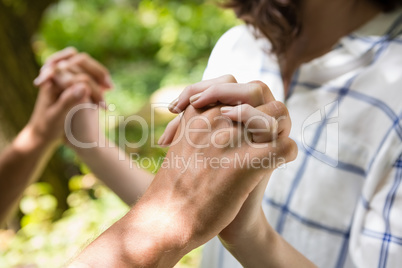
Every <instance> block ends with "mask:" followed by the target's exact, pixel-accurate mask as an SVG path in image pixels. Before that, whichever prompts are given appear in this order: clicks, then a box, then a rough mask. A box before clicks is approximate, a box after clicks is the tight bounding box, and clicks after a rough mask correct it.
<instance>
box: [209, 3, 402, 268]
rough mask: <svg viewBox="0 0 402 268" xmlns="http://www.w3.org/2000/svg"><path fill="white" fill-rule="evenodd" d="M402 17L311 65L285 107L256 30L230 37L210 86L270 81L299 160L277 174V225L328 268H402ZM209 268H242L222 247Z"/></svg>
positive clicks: (218, 50) (215, 55) (212, 252)
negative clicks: (218, 81)
mask: <svg viewBox="0 0 402 268" xmlns="http://www.w3.org/2000/svg"><path fill="white" fill-rule="evenodd" d="M401 30H402V10H398V11H396V12H393V13H389V14H381V15H378V16H377V17H376V18H374V19H373V20H372V21H370V22H369V23H367V24H366V25H364V26H363V27H361V28H360V29H359V30H358V31H356V32H354V33H353V34H350V35H348V36H346V37H344V38H342V39H341V40H339V43H338V44H337V45H336V46H335V47H334V49H333V50H332V51H331V52H329V53H327V54H326V55H324V56H322V57H319V58H317V59H314V60H312V61H311V62H308V63H306V64H303V65H302V66H301V67H300V68H299V70H298V71H297V72H296V74H295V75H294V78H293V82H292V86H291V89H290V93H289V95H288V96H287V97H286V98H285V96H284V90H283V85H282V80H281V77H280V72H279V67H278V64H277V61H276V59H275V57H274V56H270V55H269V54H268V53H266V51H267V50H268V49H269V43H268V41H266V40H263V39H259V40H256V39H255V38H254V35H253V33H252V30H251V28H249V27H247V26H244V25H243V26H238V27H235V28H233V29H231V30H229V31H228V32H227V33H226V34H225V35H223V36H222V37H221V39H220V40H219V42H218V43H217V45H216V47H215V48H214V50H213V52H212V55H211V58H210V61H209V64H208V67H207V69H206V71H205V75H204V79H210V78H215V77H218V76H221V75H224V74H233V75H234V76H235V77H236V79H237V80H238V82H249V81H251V80H261V81H263V82H265V83H266V84H267V85H268V86H269V87H270V89H271V90H272V92H273V94H274V96H275V97H276V99H277V100H280V101H283V102H285V103H286V105H287V107H288V109H289V112H290V116H291V118H292V123H293V126H292V131H291V134H290V136H291V138H293V139H294V140H295V141H296V142H297V144H298V147H299V155H298V157H297V159H296V160H295V161H294V162H292V163H289V164H287V165H286V167H283V168H281V169H278V170H276V171H275V172H274V174H273V175H272V177H271V180H270V182H269V185H268V187H267V189H266V194H265V197H264V201H263V209H264V212H265V214H266V217H267V219H268V221H269V223H270V224H271V225H272V226H273V227H274V228H275V229H276V230H277V231H278V232H279V233H280V234H281V235H282V236H283V237H284V239H286V240H287V241H288V242H289V243H290V244H292V245H293V246H294V247H295V248H296V249H297V250H298V251H300V252H301V253H302V254H303V255H304V256H306V257H307V258H309V259H310V260H311V261H313V262H314V263H315V264H316V265H318V266H319V267H402V185H401V181H402V121H401V119H402V35H401ZM202 267H205V268H214V267H220V268H236V267H241V265H240V264H239V263H238V262H237V261H236V260H235V259H234V258H233V257H232V256H231V254H230V253H229V252H227V251H226V250H225V249H224V248H223V246H222V245H221V244H220V242H219V240H218V239H216V238H214V239H213V240H212V241H210V242H209V243H208V244H207V245H206V246H205V249H204V256H203V260H202Z"/></svg>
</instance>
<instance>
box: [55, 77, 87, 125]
mask: <svg viewBox="0 0 402 268" xmlns="http://www.w3.org/2000/svg"><path fill="white" fill-rule="evenodd" d="M88 90H89V88H88V86H87V85H86V84H84V83H78V84H75V85H73V86H72V87H70V88H68V89H66V90H64V91H63V93H62V94H61V95H60V97H59V98H58V99H57V101H56V102H55V103H54V105H53V106H52V107H51V110H50V113H51V114H52V116H53V117H57V118H62V119H63V120H64V117H65V116H66V115H67V113H68V112H69V111H70V109H71V108H72V107H74V106H75V105H76V104H78V103H79V102H80V101H81V100H82V99H83V98H84V97H85V96H86V95H87V92H88Z"/></svg>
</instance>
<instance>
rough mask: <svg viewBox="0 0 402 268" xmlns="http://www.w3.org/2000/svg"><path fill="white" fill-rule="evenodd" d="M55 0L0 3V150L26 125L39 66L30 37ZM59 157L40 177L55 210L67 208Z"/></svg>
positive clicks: (63, 177)
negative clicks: (50, 193) (52, 197)
mask: <svg viewBox="0 0 402 268" xmlns="http://www.w3.org/2000/svg"><path fill="white" fill-rule="evenodd" d="M53 2H56V0H35V1H31V0H8V1H6V0H0V40H1V41H0V55H1V58H2V59H1V61H0V121H1V128H0V150H1V149H3V148H4V147H5V146H7V144H9V143H10V141H11V140H12V139H13V138H14V137H15V136H16V135H17V133H18V132H19V131H20V130H21V129H22V128H23V127H24V126H25V124H26V123H27V122H28V120H29V117H30V115H31V112H32V110H33V106H34V103H35V99H36V95H37V89H35V88H34V86H33V84H32V81H33V79H34V78H35V77H36V76H37V74H38V71H39V66H38V64H37V62H36V60H35V55H34V52H33V50H32V47H31V39H32V36H33V34H34V33H35V32H36V30H37V29H38V27H39V23H40V20H41V17H42V14H43V12H44V10H45V9H46V8H47V7H48V6H49V5H50V4H52V3H53ZM64 165H65V164H64V162H63V160H62V158H61V157H60V156H58V155H56V156H55V157H53V159H52V160H51V161H50V163H49V166H48V168H47V169H46V171H45V173H44V175H43V176H42V180H43V181H47V182H49V183H50V184H51V185H52V187H53V193H54V195H55V197H56V198H57V201H58V208H59V209H60V210H62V211H63V210H65V209H66V208H67V203H66V198H67V196H68V186H67V179H66V178H65V176H67V174H65V175H64V174H63V173H62V172H61V170H62V167H63V166H64Z"/></svg>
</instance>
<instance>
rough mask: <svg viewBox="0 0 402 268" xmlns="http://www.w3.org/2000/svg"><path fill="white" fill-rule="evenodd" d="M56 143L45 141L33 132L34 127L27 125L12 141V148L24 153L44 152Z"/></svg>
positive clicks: (55, 141)
mask: <svg viewBox="0 0 402 268" xmlns="http://www.w3.org/2000/svg"><path fill="white" fill-rule="evenodd" d="M57 143H58V142H57V140H54V139H47V138H46V137H44V136H43V135H41V134H40V133H39V132H37V131H35V129H34V127H32V126H31V125H30V124H28V125H26V126H25V127H24V128H23V130H22V131H21V132H20V133H19V134H18V136H17V137H16V138H15V140H14V141H13V147H14V148H15V149H16V150H17V151H19V152H21V153H24V152H32V151H40V150H46V149H48V148H51V147H53V146H54V145H56V144H57Z"/></svg>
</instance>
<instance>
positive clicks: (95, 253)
mask: <svg viewBox="0 0 402 268" xmlns="http://www.w3.org/2000/svg"><path fill="white" fill-rule="evenodd" d="M158 200H160V199H159V198H158V197H157V196H155V195H153V197H151V198H150V196H148V197H147V196H144V198H142V199H141V200H140V202H138V203H137V204H136V205H135V206H134V207H133V208H132V210H131V211H130V212H129V213H128V214H127V215H126V216H124V217H123V218H122V219H120V220H119V221H118V222H117V223H115V224H114V225H113V226H111V227H110V228H109V229H108V230H106V231H105V232H104V233H103V234H102V235H101V236H100V237H99V238H97V239H96V240H95V241H94V242H92V243H91V244H90V245H89V246H88V247H87V248H86V249H85V250H84V251H83V252H82V253H81V254H80V255H79V256H78V257H77V258H76V259H75V260H74V261H73V262H72V263H71V265H70V266H69V267H70V268H81V267H100V268H102V267H152V268H154V267H163V268H165V267H173V266H174V265H175V264H176V263H177V262H178V261H179V260H180V259H181V258H182V257H183V256H184V255H185V254H186V253H188V252H189V251H190V250H191V249H192V247H190V246H187V245H188V243H186V240H183V239H182V238H183V237H189V236H186V235H185V234H186V230H185V228H176V227H177V226H178V224H177V218H175V217H174V216H173V215H175V213H166V212H169V211H170V210H169V209H165V208H162V207H163V203H161V202H158ZM165 204H166V203H165Z"/></svg>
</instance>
